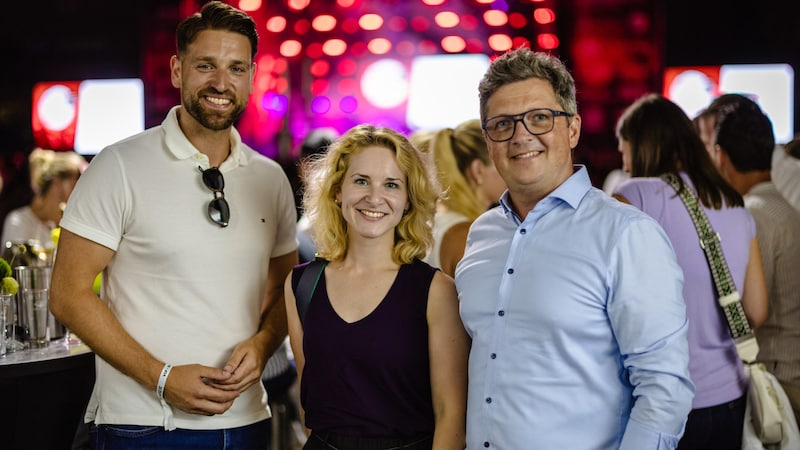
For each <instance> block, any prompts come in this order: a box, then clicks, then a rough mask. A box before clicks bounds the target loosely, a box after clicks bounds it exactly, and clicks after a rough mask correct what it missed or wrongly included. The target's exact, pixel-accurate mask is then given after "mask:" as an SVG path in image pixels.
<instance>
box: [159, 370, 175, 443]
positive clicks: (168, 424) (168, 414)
mask: <svg viewBox="0 0 800 450" xmlns="http://www.w3.org/2000/svg"><path fill="white" fill-rule="evenodd" d="M170 370H172V366H171V365H169V364H164V368H163V369H161V375H160V376H159V377H158V384H156V395H158V400H159V401H160V403H161V411H162V412H163V414H164V429H166V430H167V431H172V430H174V429H175V421H174V420H173V416H172V408H170V407H169V405H168V404H167V402H166V400H164V386H166V384H167V377H168V376H169V371H170Z"/></svg>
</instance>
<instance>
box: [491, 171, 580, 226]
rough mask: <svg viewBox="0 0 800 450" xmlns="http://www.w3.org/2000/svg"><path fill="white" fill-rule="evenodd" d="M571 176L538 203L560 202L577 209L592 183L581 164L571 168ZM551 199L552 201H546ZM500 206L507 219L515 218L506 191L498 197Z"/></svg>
mask: <svg viewBox="0 0 800 450" xmlns="http://www.w3.org/2000/svg"><path fill="white" fill-rule="evenodd" d="M572 167H573V168H572V175H571V176H570V177H569V178H567V179H566V180H565V181H564V182H563V183H561V184H560V185H559V186H558V187H557V188H555V190H553V192H551V193H550V194H548V195H547V196H546V197H545V198H543V199H542V200H541V201H540V202H539V203H542V202H548V203H549V202H551V201H553V200H556V199H557V200H561V201H563V202H564V203H566V204H568V205H570V206H571V207H572V208H573V209H576V208H577V207H578V204H580V202H581V200H582V199H583V197H584V196H585V195H586V193H587V192H589V189H591V188H592V181H591V180H590V179H589V172H588V171H587V170H586V166H584V165H582V164H574V165H573V166H572ZM548 199H552V200H548ZM500 205H501V206H502V207H503V210H504V212H505V214H506V216H507V217H516V214H515V213H514V210H513V209H511V201H510V197H509V193H508V190H506V192H505V193H503V196H502V197H500Z"/></svg>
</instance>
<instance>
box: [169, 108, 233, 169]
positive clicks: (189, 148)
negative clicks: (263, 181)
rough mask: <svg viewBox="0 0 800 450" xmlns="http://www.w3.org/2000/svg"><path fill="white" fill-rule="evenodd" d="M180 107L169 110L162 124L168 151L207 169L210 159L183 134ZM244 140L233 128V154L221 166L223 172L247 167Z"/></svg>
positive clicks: (180, 158) (178, 157) (176, 156)
mask: <svg viewBox="0 0 800 450" xmlns="http://www.w3.org/2000/svg"><path fill="white" fill-rule="evenodd" d="M179 108H180V106H174V107H172V109H170V110H169V113H168V114H167V117H166V118H165V119H164V122H162V123H161V126H162V128H163V129H164V139H165V140H166V143H167V149H168V150H169V151H170V153H172V155H173V156H174V157H175V158H177V159H179V160H183V159H189V158H191V159H195V160H197V161H198V164H200V166H201V167H203V169H207V168H208V167H209V163H208V157H206V155H204V154H203V153H201V152H200V150H198V149H197V147H195V146H194V145H193V144H192V143H191V142H189V139H187V138H186V135H185V134H183V130H181V127H180V125H179V124H178V109H179ZM242 147H243V144H242V138H241V136H240V135H239V132H238V131H237V130H236V128H234V127H231V154H230V155H228V158H226V159H225V161H224V162H223V163H222V165H221V166H220V170H221V171H223V172H227V171H228V170H231V169H233V168H235V167H237V166H239V165H242V166H244V165H247V162H248V161H247V156H246V155H245V153H244V152H243V151H242Z"/></svg>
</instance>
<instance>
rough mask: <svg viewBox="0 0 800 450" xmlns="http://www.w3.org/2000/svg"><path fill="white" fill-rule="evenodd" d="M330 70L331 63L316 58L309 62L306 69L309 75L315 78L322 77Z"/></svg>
mask: <svg viewBox="0 0 800 450" xmlns="http://www.w3.org/2000/svg"><path fill="white" fill-rule="evenodd" d="M330 70H331V65H330V63H329V62H328V61H326V60H324V59H318V60H316V61H314V62H312V63H311V66H309V68H308V71H309V72H310V73H311V75H314V76H315V77H317V78H322V77H324V76H326V75H328V72H329V71H330Z"/></svg>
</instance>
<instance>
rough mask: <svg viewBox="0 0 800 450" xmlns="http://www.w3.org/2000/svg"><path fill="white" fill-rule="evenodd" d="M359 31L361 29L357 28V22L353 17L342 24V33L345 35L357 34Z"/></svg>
mask: <svg viewBox="0 0 800 450" xmlns="http://www.w3.org/2000/svg"><path fill="white" fill-rule="evenodd" d="M360 30H361V28H360V27H359V26H358V20H357V19H355V18H353V17H348V18H347V19H344V21H343V22H342V31H344V32H345V33H347V34H353V33H357V32H358V31H360Z"/></svg>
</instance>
